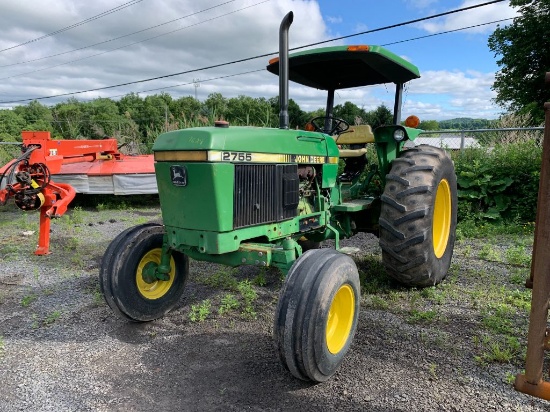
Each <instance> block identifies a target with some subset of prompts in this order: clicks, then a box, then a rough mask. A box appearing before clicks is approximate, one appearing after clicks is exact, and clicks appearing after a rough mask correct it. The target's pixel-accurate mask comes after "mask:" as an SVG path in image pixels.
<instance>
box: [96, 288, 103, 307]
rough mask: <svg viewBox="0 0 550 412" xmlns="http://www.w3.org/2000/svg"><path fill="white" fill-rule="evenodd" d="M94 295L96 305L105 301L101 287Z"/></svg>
mask: <svg viewBox="0 0 550 412" xmlns="http://www.w3.org/2000/svg"><path fill="white" fill-rule="evenodd" d="M93 296H94V303H95V305H96V306H101V305H103V303H104V302H105V301H104V300H103V294H102V293H101V290H99V288H96V289H95V290H94V293H93Z"/></svg>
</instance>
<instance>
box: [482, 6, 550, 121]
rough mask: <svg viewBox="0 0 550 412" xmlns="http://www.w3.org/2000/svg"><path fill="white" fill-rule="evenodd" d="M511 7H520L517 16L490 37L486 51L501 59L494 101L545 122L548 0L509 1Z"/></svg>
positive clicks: (549, 59) (548, 93)
mask: <svg viewBox="0 0 550 412" xmlns="http://www.w3.org/2000/svg"><path fill="white" fill-rule="evenodd" d="M510 5H511V6H513V7H519V16H518V17H516V18H515V19H514V21H513V23H512V24H510V25H508V26H504V27H500V26H499V27H497V29H496V30H495V31H494V33H493V34H492V35H491V36H490V37H489V48H490V49H491V51H493V52H494V53H495V56H499V57H500V59H499V60H497V64H498V65H499V67H500V68H501V69H500V70H499V71H498V72H497V73H496V76H495V83H494V84H493V90H495V91H496V92H497V96H496V98H495V102H496V103H497V104H499V105H501V106H502V107H504V108H506V109H507V110H509V111H511V112H515V113H518V114H529V115H530V116H531V119H532V120H531V124H532V125H537V124H540V123H542V122H543V120H544V109H543V105H544V102H546V101H548V100H550V89H548V88H545V87H544V76H545V73H546V71H548V70H550V41H548V39H549V38H550V0H510Z"/></svg>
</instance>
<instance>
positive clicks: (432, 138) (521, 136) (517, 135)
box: [406, 127, 544, 150]
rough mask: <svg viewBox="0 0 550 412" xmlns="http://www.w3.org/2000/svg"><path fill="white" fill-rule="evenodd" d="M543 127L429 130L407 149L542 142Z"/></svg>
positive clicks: (409, 143) (407, 144) (477, 146)
mask: <svg viewBox="0 0 550 412" xmlns="http://www.w3.org/2000/svg"><path fill="white" fill-rule="evenodd" d="M543 134H544V127H508V128H501V129H471V130H430V131H424V132H422V133H421V134H420V135H419V136H418V137H417V138H416V139H415V140H414V142H407V143H406V146H407V147H414V146H417V145H420V144H428V145H431V146H435V147H440V148H442V149H446V150H464V149H468V148H481V147H492V146H495V145H497V144H508V143H516V142H521V141H526V140H534V141H536V142H537V143H538V144H539V145H540V144H541V142H542V138H543Z"/></svg>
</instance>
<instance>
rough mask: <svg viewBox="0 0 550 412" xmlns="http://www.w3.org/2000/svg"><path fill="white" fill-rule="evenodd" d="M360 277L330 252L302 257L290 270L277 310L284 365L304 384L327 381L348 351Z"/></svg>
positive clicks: (277, 343)
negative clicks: (304, 381)
mask: <svg viewBox="0 0 550 412" xmlns="http://www.w3.org/2000/svg"><path fill="white" fill-rule="evenodd" d="M359 304H360V289H359V274H358V272H357V267H356V266H355V263H354V262H353V260H352V259H351V258H350V257H349V256H346V255H344V254H342V253H339V252H336V251H335V250H333V249H316V250H310V251H308V252H306V253H304V254H303V255H302V256H301V257H300V258H298V260H296V262H295V263H294V265H293V266H292V267H291V269H290V271H289V273H288V276H287V278H286V280H285V284H284V286H283V289H282V290H281V294H280V297H279V302H278V304H277V309H276V311H275V322H274V328H273V338H274V342H275V346H276V348H277V352H278V355H279V359H280V361H281V363H282V365H283V366H284V367H285V368H286V369H287V370H288V371H290V373H291V374H292V375H294V376H295V377H297V378H299V379H302V380H310V381H314V382H323V381H326V380H327V379H328V378H330V377H331V376H332V375H333V374H334V373H335V372H336V370H337V369H338V367H339V366H340V364H341V363H342V361H343V359H344V356H345V354H346V353H347V352H348V350H349V347H350V345H351V342H352V340H353V336H354V334H355V330H356V328H357V318H358V315H359Z"/></svg>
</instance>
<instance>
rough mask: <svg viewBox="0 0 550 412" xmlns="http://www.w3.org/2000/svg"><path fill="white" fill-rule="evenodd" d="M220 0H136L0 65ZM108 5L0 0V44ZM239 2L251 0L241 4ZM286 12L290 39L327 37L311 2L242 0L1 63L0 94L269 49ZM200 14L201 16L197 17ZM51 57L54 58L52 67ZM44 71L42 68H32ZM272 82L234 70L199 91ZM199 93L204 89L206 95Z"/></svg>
mask: <svg viewBox="0 0 550 412" xmlns="http://www.w3.org/2000/svg"><path fill="white" fill-rule="evenodd" d="M220 3H222V2H221V1H220V0H206V1H201V2H181V1H176V0H166V1H164V2H163V3H162V6H160V5H159V3H158V2H141V3H138V4H136V5H134V6H132V7H129V8H126V9H124V10H122V11H120V12H117V13H113V14H111V15H108V16H106V17H103V18H101V19H98V20H95V21H93V22H91V23H88V24H85V25H82V26H79V27H77V28H74V29H72V30H68V31H65V32H63V33H59V34H57V35H55V36H50V37H47V38H45V39H43V40H40V41H36V42H32V43H29V44H28V45H25V46H22V47H16V48H13V49H11V50H6V51H4V52H0V66H6V65H10V64H13V63H17V62H22V61H27V60H33V59H36V58H41V57H45V56H49V55H52V54H56V53H62V52H65V51H69V50H73V49H76V48H81V47H85V46H87V45H90V44H94V43H99V42H102V41H107V40H109V39H113V38H115V37H119V36H124V35H126V34H128V33H132V32H136V31H138V30H143V29H146V28H148V27H151V26H154V25H158V24H161V23H163V22H166V21H169V20H173V19H177V18H179V17H182V16H187V15H191V14H193V13H196V12H199V11H201V10H204V9H207V8H209V7H213V6H216V5H218V4H220ZM260 3H261V4H260ZM112 7H113V5H112V2H110V1H108V0H98V1H94V2H89V1H86V0H42V1H40V2H32V4H31V3H29V2H20V1H19V0H3V1H2V13H0V25H1V27H2V36H1V37H0V49H4V48H8V47H12V46H14V45H17V44H19V43H23V42H25V41H28V40H31V39H34V38H37V37H40V36H43V35H45V34H47V33H51V32H53V31H56V30H58V29H60V28H62V27H65V26H68V25H71V24H74V23H77V22H79V21H82V20H84V19H86V18H88V17H90V16H94V15H96V14H99V13H101V12H103V11H105V10H108V9H110V8H112ZM243 7H248V8H246V9H243ZM239 9H242V10H239ZM290 10H293V11H294V23H293V24H292V26H291V29H290V46H291V47H294V46H298V45H303V44H308V43H312V42H317V41H320V40H324V39H326V38H327V36H328V35H327V28H326V25H325V22H324V21H323V18H322V15H321V12H320V9H319V5H318V4H317V2H313V1H307V0H277V1H274V0H273V1H268V2H266V1H263V0H245V1H244V2H243V1H240V2H235V3H229V4H226V5H224V6H221V7H217V8H213V9H211V10H208V11H206V12H203V13H199V14H195V15H191V16H189V17H187V18H185V19H182V20H179V21H177V22H174V23H171V24H169V25H165V26H161V27H158V28H155V29H152V30H148V31H145V32H143V33H139V34H135V35H132V36H128V37H125V38H123V39H119V40H114V41H110V42H108V43H104V44H101V45H97V46H94V47H91V48H87V49H84V50H80V51H77V52H74V53H70V54H66V55H63V56H58V57H53V58H49V59H44V60H40V61H36V62H32V63H27V64H20V65H15V66H7V67H2V68H1V69H0V70H1V71H0V78H3V79H2V80H1V81H0V100H4V101H7V100H18V99H25V98H31V97H40V96H48V95H52V94H56V93H64V92H73V91H80V90H86V89H92V88H98V87H105V86H110V85H114V84H119V83H126V82H131V81H135V80H140V79H146V78H151V77H156V76H162V75H167V74H171V73H177V72H183V71H186V70H192V69H196V68H200V67H206V66H212V65H216V64H220V63H224V62H228V61H233V60H238V59H243V58H247V57H250V56H255V55H260V54H265V53H266V52H269V51H272V52H274V53H276V52H277V51H278V30H279V24H280V21H281V19H282V17H283V16H284V15H285V14H286V13H287V12H288V11H290ZM258 16H261V18H258ZM201 22H204V23H202V24H201ZM188 26H189V27H188ZM304 28H307V29H304ZM177 29H180V30H178V31H176V32H175V33H173V34H169V35H166V36H162V37H157V38H154V39H151V40H149V41H145V42H143V43H139V44H135V45H132V46H130V47H125V48H121V49H119V50H115V51H112V52H108V53H105V54H101V55H98V56H95V57H90V58H86V57H89V56H91V55H96V54H99V53H103V52H107V51H109V50H112V49H115V48H118V47H121V46H124V45H127V44H130V43H134V42H138V41H141V40H144V39H147V38H151V37H154V36H158V35H160V34H163V33H166V32H169V31H173V30H177ZM274 55H275V54H274ZM82 58H84V59H83V60H80V61H77V62H73V63H68V64H63V63H67V62H70V61H73V60H77V59H82ZM269 58H270V57H263V58H259V59H256V60H252V61H249V62H243V63H239V64H235V65H231V66H225V67H220V68H215V69H210V70H207V71H201V72H195V73H190V74H187V75H181V76H175V77H170V78H165V79H160V80H155V81H152V82H147V83H141V84H137V85H128V86H124V87H120V88H116V89H108V90H104V91H96V92H92V93H91V95H92V96H93V97H98V96H101V97H109V96H114V95H120V94H125V93H130V92H132V91H133V92H139V91H141V90H147V89H152V88H158V87H165V86H170V85H175V84H179V83H186V82H192V80H193V79H194V78H202V79H208V78H212V77H218V76H224V75H229V74H235V73H241V72H246V71H249V70H255V69H264V68H265V66H266V64H267V61H268V60H269ZM60 64H61V65H60ZM56 65H58V66H57V67H52V66H56ZM40 69H44V70H41V71H36V72H35V73H28V72H32V71H35V70H40ZM24 73H28V74H24ZM249 79H251V80H249ZM232 85H238V86H232ZM272 85H275V86H276V85H277V79H276V77H275V76H273V75H272V74H269V73H267V72H265V73H261V74H255V75H252V76H250V77H249V76H240V77H235V78H232V79H231V80H227V79H225V80H220V81H215V82H212V83H208V84H207V83H203V84H202V85H201V88H200V94H201V95H202V94H205V92H206V91H209V90H214V91H218V92H220V93H222V94H224V95H226V93H225V90H226V89H227V91H228V93H227V95H228V97H231V96H230V95H229V92H230V91H231V90H237V94H252V95H253V94H254V92H256V93H259V94H263V93H262V91H264V90H265V89H266V88H267V87H269V86H272ZM256 86H259V87H256ZM180 89H181V92H180ZM249 91H252V93H249ZM190 92H191V93H190ZM170 93H172V94H174V95H175V97H179V96H178V95H179V93H181V94H184V95H187V94H193V93H194V87H193V86H192V85H191V86H189V87H181V88H176V89H171V90H170ZM274 94H277V93H276V92H275V93H274ZM77 97H78V98H84V95H77ZM205 97H206V96H202V98H205ZM65 99H66V97H64V98H60V99H52V100H44V101H43V102H44V103H47V104H48V103H54V102H56V101H60V100H65ZM6 106H8V105H2V104H0V107H6Z"/></svg>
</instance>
